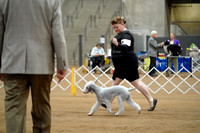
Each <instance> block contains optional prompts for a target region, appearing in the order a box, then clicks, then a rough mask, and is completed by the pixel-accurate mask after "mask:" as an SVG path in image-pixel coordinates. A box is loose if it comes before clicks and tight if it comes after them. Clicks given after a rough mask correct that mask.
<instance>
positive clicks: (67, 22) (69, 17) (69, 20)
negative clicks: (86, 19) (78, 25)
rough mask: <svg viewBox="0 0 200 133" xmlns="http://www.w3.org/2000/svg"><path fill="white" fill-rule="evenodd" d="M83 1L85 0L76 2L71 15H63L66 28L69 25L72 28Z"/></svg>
mask: <svg viewBox="0 0 200 133" xmlns="http://www.w3.org/2000/svg"><path fill="white" fill-rule="evenodd" d="M84 1H85V0H79V1H78V2H77V4H76V6H75V8H74V10H73V12H72V15H66V16H65V17H64V19H65V27H66V28H69V27H71V28H73V27H74V22H75V20H76V19H78V16H79V13H80V10H81V8H83V4H84Z"/></svg>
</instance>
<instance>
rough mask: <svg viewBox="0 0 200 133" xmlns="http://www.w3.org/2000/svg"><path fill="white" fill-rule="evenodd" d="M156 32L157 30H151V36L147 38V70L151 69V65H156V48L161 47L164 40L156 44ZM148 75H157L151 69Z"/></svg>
mask: <svg viewBox="0 0 200 133" xmlns="http://www.w3.org/2000/svg"><path fill="white" fill-rule="evenodd" d="M157 35H158V33H157V31H155V30H153V31H151V37H150V38H149V40H148V56H149V57H150V66H149V70H151V69H152V68H153V67H156V57H157V55H158V48H159V47H162V46H163V45H164V42H162V43H160V44H158V43H157V41H156V40H155V39H156V37H157ZM149 75H150V76H157V75H156V70H155V69H153V70H152V71H151V72H150V73H149Z"/></svg>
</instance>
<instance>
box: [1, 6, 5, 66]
mask: <svg viewBox="0 0 200 133" xmlns="http://www.w3.org/2000/svg"><path fill="white" fill-rule="evenodd" d="M3 37H4V23H3V14H2V11H1V7H0V68H1V55H2V47H3Z"/></svg>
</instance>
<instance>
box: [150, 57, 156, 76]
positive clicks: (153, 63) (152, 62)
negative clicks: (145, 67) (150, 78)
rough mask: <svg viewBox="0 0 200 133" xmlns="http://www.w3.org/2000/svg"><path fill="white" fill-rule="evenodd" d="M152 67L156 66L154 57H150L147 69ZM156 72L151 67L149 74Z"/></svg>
mask: <svg viewBox="0 0 200 133" xmlns="http://www.w3.org/2000/svg"><path fill="white" fill-rule="evenodd" d="M153 67H156V57H150V66H149V71H150V70H151V69H152V68H153ZM155 73H156V70H155V69H153V70H152V71H151V72H150V73H149V75H152V74H155Z"/></svg>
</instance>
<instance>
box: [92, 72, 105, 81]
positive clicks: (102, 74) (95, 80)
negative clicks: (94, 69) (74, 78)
mask: <svg viewBox="0 0 200 133" xmlns="http://www.w3.org/2000/svg"><path fill="white" fill-rule="evenodd" d="M103 74H104V73H103V72H102V73H101V74H100V75H99V76H98V77H97V79H96V80H95V81H94V83H95V84H96V83H97V82H98V80H99V78H100V77H101V75H103Z"/></svg>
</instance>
